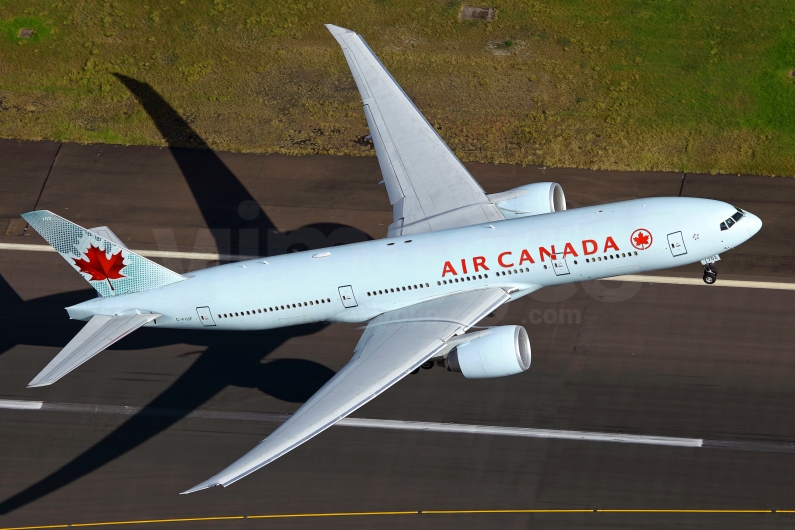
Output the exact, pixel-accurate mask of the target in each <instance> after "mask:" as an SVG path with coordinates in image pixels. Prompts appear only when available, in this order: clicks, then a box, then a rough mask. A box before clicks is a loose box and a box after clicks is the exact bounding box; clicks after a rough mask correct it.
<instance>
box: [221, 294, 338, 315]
mask: <svg viewBox="0 0 795 530" xmlns="http://www.w3.org/2000/svg"><path fill="white" fill-rule="evenodd" d="M330 303H331V298H326V299H323V298H321V299H320V300H314V301H312V300H310V301H308V302H298V303H295V304H286V305H276V306H273V307H263V308H261V309H252V310H250V311H239V312H236V313H222V314H219V315H218V318H233V317H244V316H246V315H256V314H261V313H268V312H273V311H280V310H281V311H285V310H287V309H294V308H296V307H306V306H310V305H320V304H330Z"/></svg>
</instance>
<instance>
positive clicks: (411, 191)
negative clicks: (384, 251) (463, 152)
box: [326, 24, 505, 237]
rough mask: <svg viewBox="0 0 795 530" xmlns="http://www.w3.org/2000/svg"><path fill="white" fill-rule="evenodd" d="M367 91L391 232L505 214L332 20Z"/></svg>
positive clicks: (377, 64)
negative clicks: (391, 216)
mask: <svg viewBox="0 0 795 530" xmlns="http://www.w3.org/2000/svg"><path fill="white" fill-rule="evenodd" d="M326 27H327V28H328V30H329V31H330V32H331V34H332V35H334V38H335V39H337V42H338V43H339V44H340V46H341V47H342V51H343V53H344V54H345V59H346V60H347V61H348V66H349V67H350V69H351V73H352V74H353V78H354V80H355V81H356V86H357V87H358V88H359V93H360V94H361V96H362V103H363V104H364V114H365V116H366V118H367V125H368V126H369V128H370V134H371V136H372V138H373V145H374V146H375V152H376V155H377V156H378V163H379V165H380V166H381V173H382V174H383V175H384V183H385V184H386V190H387V193H388V194H389V202H390V203H391V204H392V214H393V219H394V222H393V223H392V224H391V225H389V233H388V235H389V237H392V236H400V235H408V234H416V233H418V232H430V231H431V230H443V229H445V228H455V227H459V226H468V225H473V224H477V223H488V222H491V221H500V220H503V219H505V216H504V215H503V214H502V212H501V211H500V209H499V208H497V206H496V205H494V204H493V203H492V202H491V201H490V200H489V198H488V197H486V194H485V192H484V191H483V188H481V187H480V185H479V184H478V183H477V182H476V181H475V179H474V178H472V175H470V174H469V172H468V171H467V170H466V168H465V167H464V166H463V164H461V162H460V161H459V160H458V158H456V156H455V155H454V154H453V152H452V151H451V150H450V148H449V147H447V145H446V144H445V143H444V141H443V140H442V139H441V138H440V137H439V135H438V134H437V133H436V131H435V130H434V128H433V127H432V126H431V124H430V123H428V121H427V120H426V119H425V118H424V117H423V115H422V114H421V113H420V111H419V110H418V109H417V107H415V106H414V104H413V103H412V102H411V100H410V99H409V98H408V96H407V95H406V93H405V92H403V90H402V89H401V88H400V86H399V85H398V84H397V82H395V80H394V79H393V78H392V76H391V75H390V74H389V72H388V71H387V69H386V68H384V65H383V64H381V61H379V60H378V57H376V56H375V54H374V53H373V52H372V50H371V49H370V48H369V47H368V46H367V43H365V42H364V39H362V38H361V37H360V36H359V35H357V34H356V33H354V32H353V31H351V30H348V29H345V28H340V27H338V26H334V25H332V24H326Z"/></svg>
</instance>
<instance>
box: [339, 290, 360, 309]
mask: <svg viewBox="0 0 795 530" xmlns="http://www.w3.org/2000/svg"><path fill="white" fill-rule="evenodd" d="M339 290H340V300H342V305H344V306H345V307H356V306H358V305H359V304H357V303H356V297H355V296H353V287H351V286H350V285H343V286H342V287H340V289H339Z"/></svg>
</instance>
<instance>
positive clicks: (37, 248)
mask: <svg viewBox="0 0 795 530" xmlns="http://www.w3.org/2000/svg"><path fill="white" fill-rule="evenodd" d="M0 250H22V251H28V252H55V249H54V248H52V247H51V246H49V245H24V244H22V243H0ZM133 252H135V253H136V254H140V255H141V256H143V257H145V258H181V259H199V260H207V261H243V260H249V259H255V258H256V257H257V256H236V255H232V254H214V253H212V252H171V251H167V250H133ZM602 279H603V280H606V281H616V282H641V283H661V284H674V285H702V286H704V287H745V288H747V289H775V290H780V291H795V283H782V282H753V281H745V280H718V281H717V282H716V283H714V284H712V285H707V284H705V283H704V282H703V281H702V280H700V279H699V278H679V277H670V276H643V275H640V274H632V275H627V276H613V277H612V278H602Z"/></svg>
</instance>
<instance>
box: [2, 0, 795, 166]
mask: <svg viewBox="0 0 795 530" xmlns="http://www.w3.org/2000/svg"><path fill="white" fill-rule="evenodd" d="M478 5H480V4H478ZM483 5H486V4H485V3H484V4H483ZM491 5H493V6H494V7H496V8H497V9H498V11H497V15H496V18H495V20H494V21H492V22H484V21H467V22H461V21H459V19H458V13H459V11H460V9H461V4H460V3H457V2H448V1H447V0H424V1H407V0H375V1H373V0H326V1H324V2H317V1H316V0H315V1H313V2H308V1H296V0H282V1H279V2H274V1H270V2H256V1H232V0H178V1H170V0H169V1H165V0H149V1H144V2H123V1H121V0H74V1H69V2H66V1H61V2H59V1H55V2H53V1H52V0H5V1H4V2H3V3H2V4H0V35H2V38H0V58H2V60H0V137H5V138H24V139H54V140H66V141H76V142H108V143H118V144H149V145H163V144H164V141H163V139H162V138H161V137H160V136H159V134H158V132H157V129H156V128H155V127H154V125H153V124H152V122H151V119H150V118H149V117H148V116H147V115H146V114H145V112H144V111H143V109H142V108H141V107H140V106H139V105H138V104H137V102H136V100H135V98H134V97H133V96H132V95H131V94H130V93H129V92H128V91H127V90H126V88H125V87H124V86H123V85H122V84H121V83H120V82H119V81H118V80H117V79H116V78H115V77H114V76H113V74H114V73H120V74H123V75H126V76H130V77H132V78H135V79H137V80H139V81H143V82H147V83H150V84H151V85H152V87H154V88H155V89H156V90H157V91H159V92H160V93H161V94H162V95H163V97H164V98H165V99H166V100H168V101H169V102H170V103H171V104H172V105H173V106H174V108H176V109H177V110H178V111H179V112H180V114H181V115H183V117H185V119H186V120H187V121H188V122H189V123H190V124H191V125H192V126H193V127H194V128H195V129H196V131H197V132H198V133H199V134H201V135H202V136H203V137H204V139H205V140H206V141H207V143H208V144H209V145H211V146H212V147H213V148H215V149H222V150H234V151H251V152H280V153H287V154H307V153H331V154H360V155H371V154H373V152H372V151H371V150H370V149H369V147H368V146H366V145H362V144H363V143H364V142H361V141H359V142H357V139H360V138H361V137H362V136H364V135H366V134H367V126H366V122H365V120H364V116H363V115H362V110H361V103H360V99H359V96H358V92H357V91H356V89H355V85H354V84H353V81H352V78H351V76H350V73H349V71H348V68H347V65H346V63H345V61H344V58H343V55H342V53H341V51H340V49H339V46H338V45H337V44H336V42H335V41H334V40H333V39H332V37H331V36H330V35H329V34H328V32H327V31H326V30H325V28H324V27H323V26H322V24H323V23H324V22H332V23H335V24H338V25H341V26H345V27H349V28H351V29H354V30H355V31H357V32H358V33H360V34H362V35H363V36H364V38H365V39H366V40H367V41H368V43H369V44H370V46H371V47H372V48H373V50H375V51H376V53H377V54H378V55H379V56H380V57H381V59H382V61H383V62H384V64H385V65H386V66H387V67H388V68H389V69H390V70H391V71H392V73H393V75H394V76H395V78H396V79H397V80H398V82H400V83H401V84H402V85H403V87H404V88H405V90H406V92H407V93H408V94H409V95H410V96H411V97H412V98H413V99H414V101H415V103H416V104H417V106H418V107H419V108H420V109H421V110H422V111H423V112H424V113H425V114H426V116H427V117H428V119H429V121H431V123H433V124H434V125H435V126H436V127H437V128H438V130H439V132H440V134H441V135H442V137H444V138H445V140H446V141H447V142H448V143H449V145H450V147H451V148H452V149H453V150H454V151H455V152H456V154H457V155H458V156H459V157H460V158H462V159H463V160H468V161H483V162H507V163H516V164H545V165H550V166H574V167H588V168H611V169H626V170H636V169H644V170H673V171H692V172H722V173H755V174H766V175H789V176H792V175H795V77H792V75H791V73H790V72H791V71H793V70H795V3H793V2H792V1H791V0H758V1H756V2H735V1H734V0H723V1H715V0H702V1H699V2H692V1H691V0H588V1H586V0H558V1H552V0H542V1H538V2H528V1H525V0H521V1H519V0H504V1H503V0H500V1H499V2H497V1H495V2H493V3H492V4H491ZM21 28H31V29H34V30H35V34H34V36H33V38H30V39H20V38H18V35H19V30H20V29H21Z"/></svg>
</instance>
